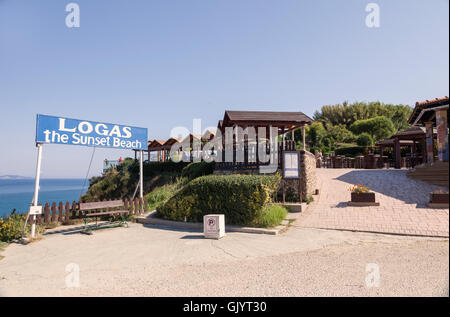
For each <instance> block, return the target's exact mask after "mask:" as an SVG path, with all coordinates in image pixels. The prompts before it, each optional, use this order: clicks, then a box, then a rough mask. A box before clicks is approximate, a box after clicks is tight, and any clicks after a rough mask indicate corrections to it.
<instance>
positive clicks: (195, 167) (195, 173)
mask: <svg viewBox="0 0 450 317" xmlns="http://www.w3.org/2000/svg"><path fill="white" fill-rule="evenodd" d="M214 166H215V162H210V163H208V162H204V161H202V162H192V163H189V164H188V165H187V166H186V167H185V168H183V171H182V172H181V176H182V177H187V178H189V179H194V178H197V177H200V176H205V175H209V174H212V173H213V172H214Z"/></svg>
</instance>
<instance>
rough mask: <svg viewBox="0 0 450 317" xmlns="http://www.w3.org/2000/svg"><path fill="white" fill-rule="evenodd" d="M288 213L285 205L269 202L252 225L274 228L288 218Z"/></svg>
mask: <svg viewBox="0 0 450 317" xmlns="http://www.w3.org/2000/svg"><path fill="white" fill-rule="evenodd" d="M287 214H288V211H287V209H286V208H284V207H283V206H280V205H272V204H269V205H266V206H265V207H264V208H263V210H262V211H261V214H260V215H259V216H258V218H256V219H255V220H254V221H253V222H252V224H251V226H252V227H259V228H272V227H275V226H278V225H279V224H280V223H281V222H282V221H283V220H284V218H286V215H287Z"/></svg>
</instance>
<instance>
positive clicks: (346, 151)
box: [334, 146, 367, 157]
mask: <svg viewBox="0 0 450 317" xmlns="http://www.w3.org/2000/svg"><path fill="white" fill-rule="evenodd" d="M366 148H367V147H366V146H350V147H343V148H340V149H336V150H334V154H336V155H345V156H350V157H356V156H358V155H364V151H365V149H366Z"/></svg>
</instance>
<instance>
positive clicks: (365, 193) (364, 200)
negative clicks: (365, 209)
mask: <svg viewBox="0 0 450 317" xmlns="http://www.w3.org/2000/svg"><path fill="white" fill-rule="evenodd" d="M349 190H350V191H351V201H350V205H354V206H379V203H377V202H375V193H374V192H372V191H370V189H369V187H367V186H363V185H361V184H356V185H354V186H352V187H350V188H349Z"/></svg>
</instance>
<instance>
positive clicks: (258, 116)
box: [216, 110, 312, 169]
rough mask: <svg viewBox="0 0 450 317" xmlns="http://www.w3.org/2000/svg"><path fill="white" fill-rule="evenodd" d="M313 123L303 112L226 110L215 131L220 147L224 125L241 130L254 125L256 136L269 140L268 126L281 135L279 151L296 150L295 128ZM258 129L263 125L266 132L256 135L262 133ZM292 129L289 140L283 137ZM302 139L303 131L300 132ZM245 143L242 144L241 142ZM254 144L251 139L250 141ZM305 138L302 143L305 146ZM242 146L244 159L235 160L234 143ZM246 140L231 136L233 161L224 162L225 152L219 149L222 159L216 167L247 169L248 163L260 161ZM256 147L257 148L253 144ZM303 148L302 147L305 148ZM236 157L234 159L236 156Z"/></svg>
mask: <svg viewBox="0 0 450 317" xmlns="http://www.w3.org/2000/svg"><path fill="white" fill-rule="evenodd" d="M311 123H312V119H311V118H309V117H308V116H307V115H305V114H304V113H303V112H289V111H237V110H226V111H225V114H224V117H223V119H222V120H219V122H218V124H217V129H218V131H220V132H221V134H222V147H223V148H225V139H226V138H225V137H224V136H225V131H226V130H227V128H235V127H239V128H242V129H246V128H250V127H251V128H254V129H255V134H256V135H255V137H256V139H260V138H263V139H270V131H271V129H273V128H275V129H277V133H278V135H279V136H281V137H282V143H281V145H280V151H285V150H295V140H294V131H295V130H296V129H298V128H303V129H304V128H305V126H306V125H309V124H311ZM259 128H265V135H263V136H261V135H258V134H259V133H261V132H260V131H259ZM289 132H291V133H292V138H291V140H286V138H285V137H286V134H287V133H289ZM302 135H303V138H305V133H304V131H303V133H302ZM242 142H243V143H244V144H241V143H242ZM252 143H254V142H252ZM305 143H306V142H305V139H303V144H304V145H305ZM238 144H239V145H243V147H244V162H235V158H236V151H237V149H236V148H237V145H238ZM249 145H250V142H249V141H245V140H244V141H242V140H236V138H233V151H234V153H233V160H234V161H233V162H225V151H222V162H224V163H223V164H218V165H216V166H218V167H219V168H225V167H226V168H237V167H236V166H238V167H239V168H238V169H241V168H242V169H246V168H247V165H248V166H250V165H251V166H252V167H254V165H255V163H256V166H258V164H259V153H258V151H259V149H255V147H254V146H252V147H249ZM256 148H257V147H256ZM304 149H305V148H304ZM267 151H269V152H270V144H267V143H266V153H267ZM236 160H237V159H236Z"/></svg>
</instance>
